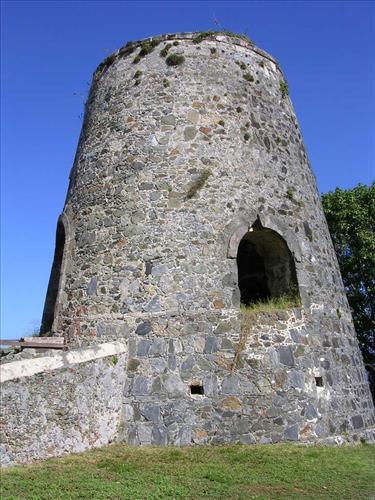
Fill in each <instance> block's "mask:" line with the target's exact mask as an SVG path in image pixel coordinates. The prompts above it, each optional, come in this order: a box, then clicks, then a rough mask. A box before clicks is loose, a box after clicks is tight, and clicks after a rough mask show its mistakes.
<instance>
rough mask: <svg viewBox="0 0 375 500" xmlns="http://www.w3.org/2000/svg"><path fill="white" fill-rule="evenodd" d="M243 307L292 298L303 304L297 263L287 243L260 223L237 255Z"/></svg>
mask: <svg viewBox="0 0 375 500" xmlns="http://www.w3.org/2000/svg"><path fill="white" fill-rule="evenodd" d="M237 269H238V286H239V289H240V293H241V305H243V306H250V305H251V304H255V303H259V302H266V301H268V300H269V299H278V298H284V297H285V298H286V297H288V298H290V299H292V300H295V301H296V302H297V301H299V294H298V282H297V275H296V269H295V264H294V259H293V256H292V253H291V252H290V250H289V248H288V245H287V244H286V242H285V240H284V239H283V238H282V237H281V236H280V235H279V234H278V233H276V231H273V230H272V229H267V228H264V227H262V225H261V224H260V222H259V221H257V222H256V223H255V224H254V225H253V226H252V228H250V230H249V231H248V232H247V233H246V234H245V235H244V236H243V237H242V239H241V241H240V243H239V246H238V251H237Z"/></svg>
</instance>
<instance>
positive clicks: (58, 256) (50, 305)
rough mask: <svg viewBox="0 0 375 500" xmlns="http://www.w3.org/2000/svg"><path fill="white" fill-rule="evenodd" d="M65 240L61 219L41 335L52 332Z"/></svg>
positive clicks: (57, 231)
mask: <svg viewBox="0 0 375 500" xmlns="http://www.w3.org/2000/svg"><path fill="white" fill-rule="evenodd" d="M65 240H66V234H65V227H64V224H63V222H62V220H61V218H60V219H59V221H58V223H57V229H56V244H55V254H54V257H53V264H52V269H51V275H50V278H49V282H48V288H47V295H46V300H45V303H44V310H43V317H42V324H41V327H40V335H45V334H47V333H48V332H50V331H51V330H52V326H53V322H54V319H55V310H56V301H57V296H58V293H59V287H60V283H61V268H62V263H63V257H64V248H65Z"/></svg>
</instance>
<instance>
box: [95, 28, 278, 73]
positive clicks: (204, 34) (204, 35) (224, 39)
mask: <svg viewBox="0 0 375 500" xmlns="http://www.w3.org/2000/svg"><path fill="white" fill-rule="evenodd" d="M180 40H188V41H189V40H190V41H191V42H192V43H196V44H200V43H201V42H203V41H215V42H221V43H226V44H231V45H237V46H240V47H243V48H245V49H249V50H251V51H253V52H255V53H256V54H258V55H260V56H262V57H264V58H265V59H268V60H269V61H271V62H272V63H274V64H275V65H276V67H277V69H278V70H279V71H280V73H281V74H283V72H282V70H281V68H280V65H279V63H278V61H277V60H276V59H275V58H274V57H273V56H271V54H269V53H268V52H266V51H265V50H263V49H261V48H259V47H257V46H256V45H255V44H254V43H253V42H252V41H251V40H250V38H248V37H247V35H243V34H239V33H232V32H229V31H186V32H185V31H182V32H175V33H164V34H161V35H154V36H149V37H146V38H141V39H139V40H131V41H128V42H127V43H126V44H125V45H123V46H122V47H120V48H119V49H117V50H115V51H114V52H112V53H111V54H110V55H109V56H107V57H106V58H105V59H104V60H103V61H102V62H101V63H100V64H99V65H98V66H97V68H96V69H95V71H94V77H95V76H97V75H98V74H99V73H100V72H101V70H102V69H103V68H104V67H108V66H110V65H111V64H112V63H113V62H115V61H116V60H117V59H118V58H119V57H121V56H126V55H130V54H131V53H132V52H134V50H135V49H137V48H138V47H140V46H142V44H144V43H147V42H149V43H152V42H155V41H157V42H158V43H161V42H168V41H170V42H177V41H180Z"/></svg>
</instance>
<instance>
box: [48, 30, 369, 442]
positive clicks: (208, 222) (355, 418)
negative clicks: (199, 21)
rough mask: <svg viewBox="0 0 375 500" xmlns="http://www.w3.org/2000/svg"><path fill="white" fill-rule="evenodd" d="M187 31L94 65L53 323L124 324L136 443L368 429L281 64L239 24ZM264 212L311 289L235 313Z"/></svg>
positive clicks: (94, 339) (78, 333)
mask: <svg viewBox="0 0 375 500" xmlns="http://www.w3.org/2000/svg"><path fill="white" fill-rule="evenodd" d="M193 38H194V35H193V34H176V35H173V36H169V37H168V36H164V37H160V38H159V39H158V41H159V42H160V43H159V45H158V46H157V47H155V48H154V50H152V51H151V52H149V53H146V54H145V55H144V56H142V54H143V53H144V52H148V48H149V45H148V46H147V45H146V46H145V45H144V44H143V45H142V42H138V43H135V44H134V45H133V46H126V47H124V48H122V49H120V50H119V51H117V52H116V53H115V54H113V55H112V56H110V57H109V58H108V59H107V60H106V61H105V62H104V63H103V64H102V65H100V67H99V68H98V70H97V71H96V73H95V75H94V81H93V84H92V88H91V92H90V95H89V98H88V102H87V105H86V113H85V118H84V124H83V128H82V132H81V137H80V142H79V146H78V150H77V155H76V159H75V163H74V167H73V169H72V172H71V176H70V186H69V191H68V196H67V200H66V204H65V207H64V212H63V215H62V217H61V219H60V223H61V224H63V226H64V232H65V246H64V252H63V260H62V262H60V263H59V265H60V267H59V273H60V278H59V286H58V293H57V296H56V306H55V310H54V321H53V324H51V325H50V326H51V327H52V334H58V335H61V334H62V333H63V334H64V335H65V336H66V337H67V340H68V342H69V343H70V345H71V346H85V345H91V344H95V343H98V342H99V343H101V342H108V341H113V340H126V341H127V343H128V349H129V361H128V366H127V371H126V372H125V373H124V377H125V379H126V380H125V389H124V401H123V420H124V426H125V429H126V430H125V440H127V441H128V442H130V443H134V444H137V443H140V444H143V443H149V442H152V443H156V444H167V443H171V444H189V443H191V442H198V443H201V442H222V441H236V440H240V441H242V442H254V441H262V442H270V441H272V442H275V441H280V440H285V439H292V440H304V441H314V440H319V439H323V440H324V439H328V438H329V436H338V435H343V433H344V434H345V435H346V434H347V435H351V436H357V438H358V435H359V433H360V432H363V431H364V429H370V428H371V427H372V426H373V425H374V412H373V405H372V401H371V396H370V393H369V389H368V385H367V381H366V378H365V372H364V367H363V362H362V359H361V355H360V352H359V349H358V344H357V340H356V336H355V331H354V329H353V325H352V320H351V315H350V310H349V307H348V304H347V300H346V297H345V293H344V288H343V284H342V281H341V277H340V272H339V268H338V264H337V261H336V257H335V253H334V250H333V246H332V243H331V239H330V235H329V232H328V228H327V224H326V222H325V218H324V214H323V211H322V207H321V203H320V197H319V194H318V192H317V189H316V183H315V179H314V176H313V174H312V172H311V169H310V166H309V163H308V160H307V157H306V152H305V149H304V146H303V142H302V137H301V134H300V131H299V127H298V123H297V120H296V117H295V114H294V111H293V108H292V105H291V102H290V99H289V97H288V96H287V95H285V91H283V83H282V82H283V81H284V77H283V75H282V73H281V70H280V68H279V67H278V65H277V63H276V61H275V60H274V59H273V58H272V57H270V56H269V55H268V54H266V53H265V52H263V51H261V50H260V49H258V48H255V47H253V46H252V45H250V44H249V43H248V42H247V41H245V40H243V39H240V38H235V37H231V36H225V35H216V36H211V37H208V38H205V39H203V40H202V41H201V42H200V43H195V42H194V40H193ZM149 43H150V42H149ZM167 44H171V47H170V48H169V51H168V56H169V55H171V54H175V55H179V56H183V58H184V60H183V62H182V64H179V65H176V66H170V65H168V64H167V62H168V60H167V58H166V57H162V55H160V50H161V49H164V48H166V46H167ZM142 47H143V52H142ZM139 54H140V56H139ZM136 57H138V59H139V61H138V62H134V59H135V58H136ZM256 221H258V222H257V223H258V224H261V225H262V226H263V227H264V228H268V229H269V230H273V231H275V232H276V233H277V234H278V235H280V236H281V237H282V238H283V240H284V241H285V242H286V244H287V245H288V248H289V250H290V252H291V254H292V256H293V260H294V265H295V269H296V275H297V281H298V289H299V295H300V297H301V302H302V304H301V307H297V308H294V309H292V308H291V309H288V310H285V311H275V312H269V313H262V314H259V315H258V316H256V317H250V318H249V317H246V318H242V320H241V314H240V294H239V288H238V276H237V263H236V256H237V249H238V245H239V242H240V240H241V238H242V237H243V236H244V235H245V234H246V233H247V232H248V231H249V229H250V228H252V226H253V224H254V223H256ZM52 288H53V287H52ZM52 288H51V289H52ZM241 321H242V330H241ZM44 333H47V334H48V328H45V332H44ZM321 384H322V385H321ZM192 385H193V386H194V385H196V386H198V387H202V388H203V389H202V391H203V394H191V390H192V389H191V386H192Z"/></svg>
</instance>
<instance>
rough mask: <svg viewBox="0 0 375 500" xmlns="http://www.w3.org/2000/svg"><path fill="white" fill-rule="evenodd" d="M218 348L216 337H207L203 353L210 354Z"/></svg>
mask: <svg viewBox="0 0 375 500" xmlns="http://www.w3.org/2000/svg"><path fill="white" fill-rule="evenodd" d="M217 350H218V341H217V337H207V338H206V343H205V345H204V351H203V352H204V353H205V354H212V353H214V352H216V351H217Z"/></svg>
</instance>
